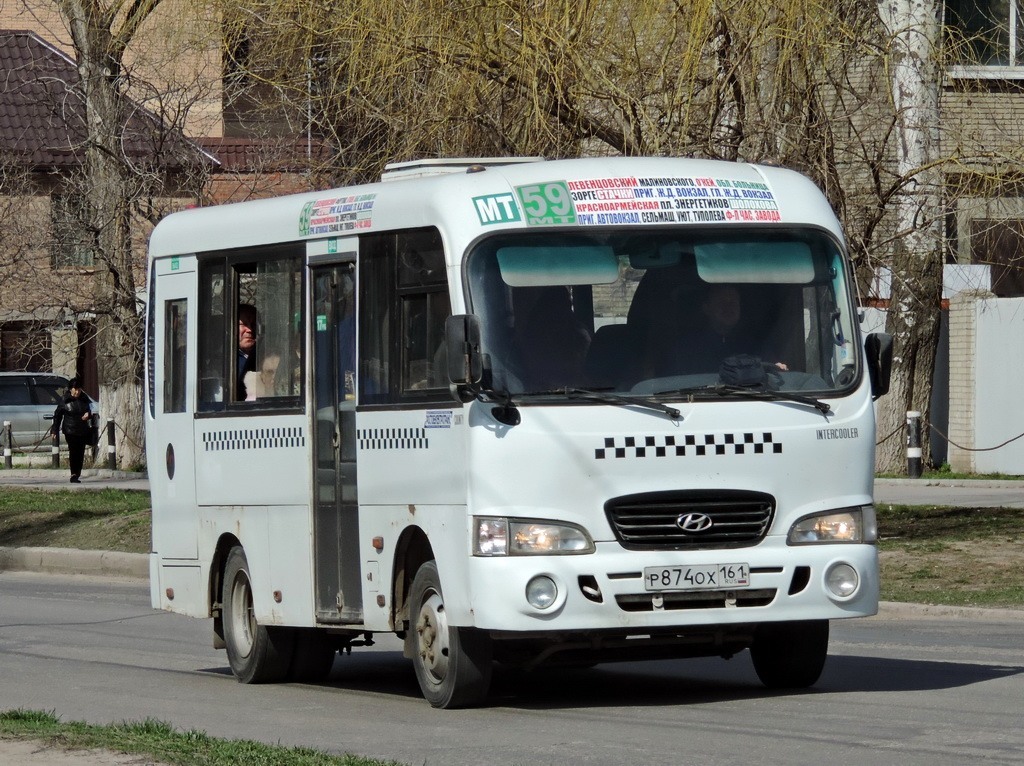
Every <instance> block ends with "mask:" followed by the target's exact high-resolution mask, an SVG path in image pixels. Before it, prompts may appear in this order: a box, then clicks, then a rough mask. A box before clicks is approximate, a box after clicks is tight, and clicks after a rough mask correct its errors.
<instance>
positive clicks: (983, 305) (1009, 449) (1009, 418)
mask: <svg viewBox="0 0 1024 766" xmlns="http://www.w3.org/2000/svg"><path fill="white" fill-rule="evenodd" d="M973 304H974V311H975V333H976V335H975V391H974V399H975V416H974V433H975V436H974V447H975V449H978V448H985V447H994V446H996V445H997V444H1002V443H1003V442H1005V441H1006V440H1007V439H1012V438H1013V437H1015V436H1018V435H1020V434H1021V433H1024V406H1022V401H1021V399H1022V394H1024V298H993V297H981V296H979V297H977V298H976V299H975V300H974V301H973ZM950 361H951V362H952V360H950ZM951 369H952V365H951ZM973 457H974V461H973V462H974V471H975V472H976V473H1008V474H1024V438H1022V439H1018V440H1017V441H1015V442H1013V443H1011V444H1007V445H1006V446H1005V447H1000V448H999V449H996V450H992V451H986V452H974V453H973Z"/></svg>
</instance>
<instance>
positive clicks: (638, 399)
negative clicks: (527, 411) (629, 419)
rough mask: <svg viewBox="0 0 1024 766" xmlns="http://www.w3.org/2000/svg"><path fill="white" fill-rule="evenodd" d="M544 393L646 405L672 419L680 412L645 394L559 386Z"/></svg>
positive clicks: (627, 404)
mask: <svg viewBox="0 0 1024 766" xmlns="http://www.w3.org/2000/svg"><path fill="white" fill-rule="evenodd" d="M545 393H553V394H554V393H557V394H564V395H565V396H566V397H568V398H569V399H589V400H590V401H594V402H605V403H607V404H618V405H621V406H623V407H646V408H647V409H651V410H657V411H658V412H664V413H665V414H666V415H668V416H669V417H670V418H672V419H673V420H678V419H679V417H680V412H679V410H677V409H676V408H675V407H670V406H669V405H667V404H662V403H661V402H658V401H655V400H654V399H651V398H649V397H646V396H637V395H635V394H628V395H627V394H613V393H611V392H610V391H590V390H588V389H586V388H570V387H568V386H567V387H565V388H560V389H556V390H554V391H550V392H545Z"/></svg>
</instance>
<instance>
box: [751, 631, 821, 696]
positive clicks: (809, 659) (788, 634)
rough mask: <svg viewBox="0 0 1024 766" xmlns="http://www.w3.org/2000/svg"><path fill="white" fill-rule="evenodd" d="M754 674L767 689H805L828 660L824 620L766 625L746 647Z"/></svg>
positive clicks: (811, 683)
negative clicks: (751, 643)
mask: <svg viewBox="0 0 1024 766" xmlns="http://www.w3.org/2000/svg"><path fill="white" fill-rule="evenodd" d="M750 656H751V658H752V659H753V661H754V670H755V671H756V672H757V677H758V678H759V679H761V683H763V684H764V685H765V686H767V687H768V688H769V689H805V688H807V687H808V686H812V685H813V684H814V683H815V682H816V681H817V680H818V678H820V677H821V671H822V669H823V668H824V667H825V659H826V658H827V657H828V620H813V621H807V622H780V623H766V624H764V625H760V626H759V627H758V628H757V633H755V634H754V643H753V645H752V646H751V647H750Z"/></svg>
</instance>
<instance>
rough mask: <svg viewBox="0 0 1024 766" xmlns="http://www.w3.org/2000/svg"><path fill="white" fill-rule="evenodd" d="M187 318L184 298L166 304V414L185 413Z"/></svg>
mask: <svg viewBox="0 0 1024 766" xmlns="http://www.w3.org/2000/svg"><path fill="white" fill-rule="evenodd" d="M187 316H188V302H187V301H186V300H185V299H184V298H181V299H177V300H170V301H166V302H165V303H164V407H163V411H164V412H184V411H185V359H186V352H187V349H186V346H185V343H186V337H187V334H186V330H185V328H186V318H187Z"/></svg>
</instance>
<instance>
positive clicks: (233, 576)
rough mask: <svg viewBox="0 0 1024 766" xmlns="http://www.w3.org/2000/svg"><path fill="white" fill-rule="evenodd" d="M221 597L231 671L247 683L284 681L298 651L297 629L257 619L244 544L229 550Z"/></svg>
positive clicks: (225, 639) (225, 641) (225, 640)
mask: <svg viewBox="0 0 1024 766" xmlns="http://www.w3.org/2000/svg"><path fill="white" fill-rule="evenodd" d="M221 599H222V604H223V610H224V613H223V616H224V643H225V644H226V645H227V651H228V662H229V663H230V664H231V672H232V673H234V674H235V677H236V678H237V679H238V680H239V681H240V682H242V683H243V684H259V683H273V682H275V681H282V680H284V678H285V677H286V676H287V674H288V668H289V666H290V665H291V661H292V654H293V652H294V650H295V646H294V644H295V636H294V631H291V630H288V629H287V628H268V627H266V626H265V625H260V624H259V622H258V621H257V620H256V614H255V610H254V608H253V596H252V579H251V578H250V576H249V563H248V561H247V560H246V558H245V552H244V551H243V550H242V549H241V548H240V547H237V546H236V547H234V548H232V549H231V552H230V553H228V558H227V563H226V565H225V567H224V590H223V593H222V594H221Z"/></svg>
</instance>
